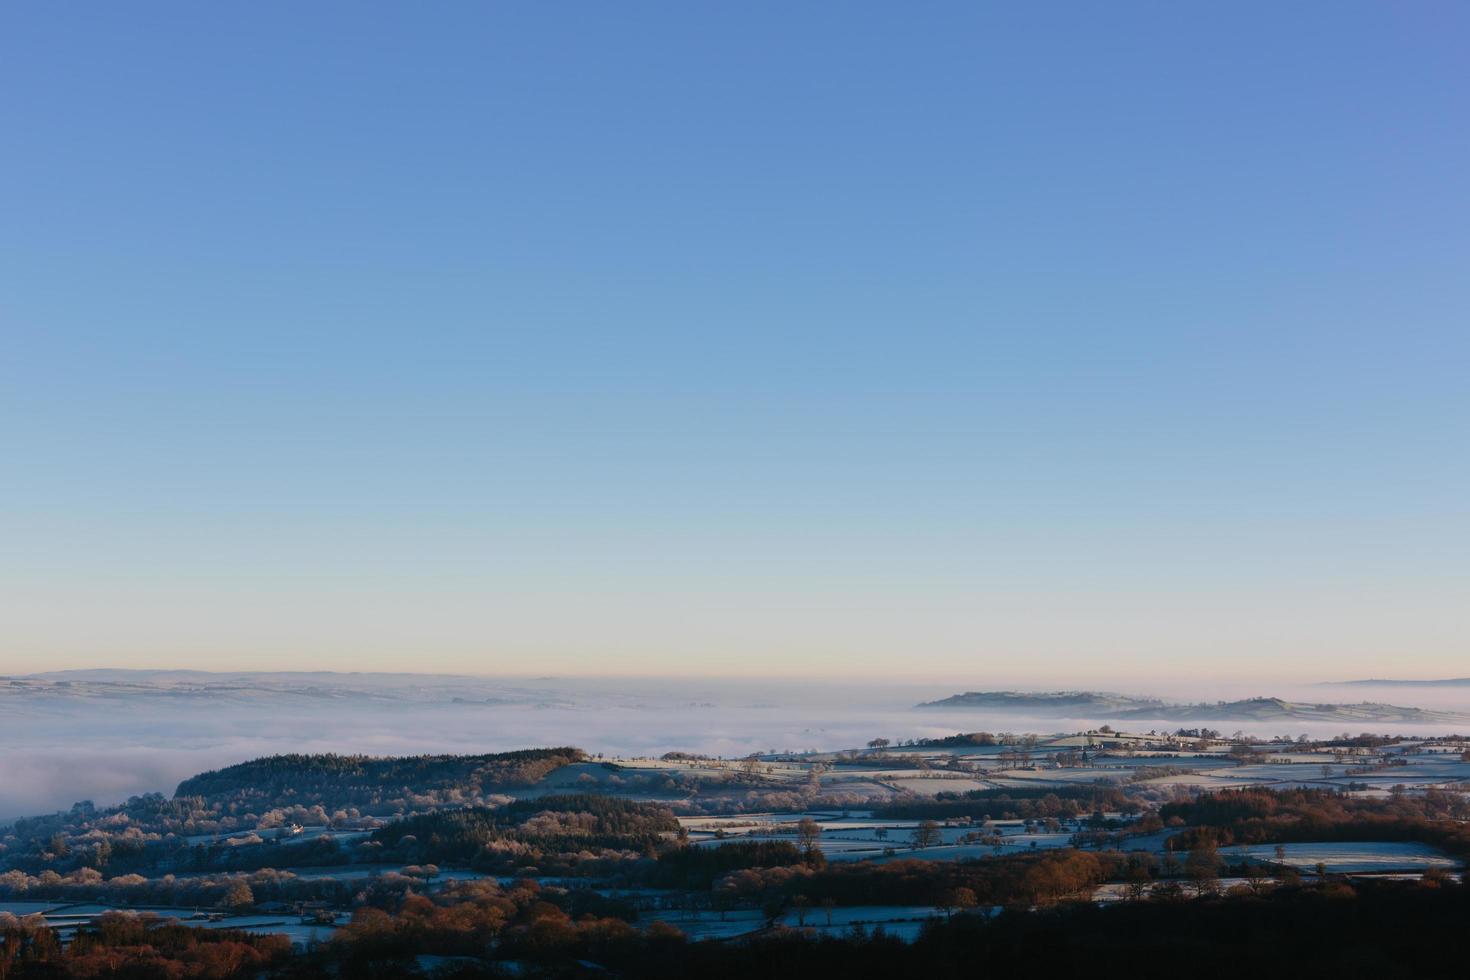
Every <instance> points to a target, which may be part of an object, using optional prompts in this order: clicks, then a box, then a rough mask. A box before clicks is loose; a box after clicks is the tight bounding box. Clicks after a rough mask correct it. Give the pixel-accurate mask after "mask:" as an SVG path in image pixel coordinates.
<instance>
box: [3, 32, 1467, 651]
mask: <svg viewBox="0 0 1470 980" xmlns="http://www.w3.org/2000/svg"><path fill="white" fill-rule="evenodd" d="M1467 28H1470V12H1467V11H1466V8H1465V7H1464V6H1463V5H1460V4H1452V3H1416V4H1412V5H1409V4H1354V3H1330V4H1329V3H1321V4H1311V3H1307V4H1293V5H1289V6H1283V5H1279V4H1266V3H1260V4H1250V3H1246V4H1229V5H1218V6H1216V7H1215V8H1213V9H1210V8H1206V7H1204V6H1202V5H1185V4H1177V3H1158V4H1148V3H1126V4H1061V3H1058V4H1046V5H1038V4H1011V5H980V4H858V3H851V4H841V5H837V4H829V5H816V4H812V5H792V4H759V3H757V4H724V5H714V4H673V3H670V4H640V3H623V4H591V3H586V4H565V5H544V4H519V5H513V4H482V3H461V4H456V3H445V4H435V5H432V7H429V8H426V7H424V6H422V5H409V4H330V3H319V4H310V5H306V4H284V3H283V4H271V3H257V4H250V5H236V6H234V7H233V8H226V7H225V5H198V4H158V3H144V4H136V5H115V4H73V5H64V6H63V5H54V4H28V5H22V4H12V5H8V6H7V7H6V8H5V9H4V10H3V11H0V37H3V41H0V44H3V47H4V57H3V59H0V93H3V94H0V112H3V116H0V124H3V127H0V177H3V180H0V214H3V219H0V332H3V355H0V454H3V462H0V541H3V549H0V592H3V598H0V670H7V669H8V670H12V671H21V670H33V669H43V668H45V667H51V666H68V667H69V666H92V665H108V666H145V665H146V666H222V667H231V668H240V667H248V666H251V665H260V666H264V667H272V668H278V667H289V666H309V667H332V668H354V669H366V668H385V669H436V670H473V671H477V672H487V673H501V672H515V673H524V672H529V673H550V672H563V673H614V674H616V673H633V674H638V673H666V672H683V673H714V674H724V673H730V674H741V673H771V672H776V673H796V674H801V673H811V674H823V673H830V672H833V671H838V672H841V673H842V674H843V675H844V676H865V675H888V674H905V675H914V676H919V675H922V676H935V677H938V676H945V677H950V676H952V677H956V678H965V679H968V678H976V679H980V678H997V677H1016V678H1032V677H1034V678H1036V679H1038V680H1042V679H1052V678H1055V679H1058V680H1064V679H1072V678H1079V679H1080V678H1090V677H1108V676H1112V675H1120V676H1121V675H1127V676H1151V675H1168V676H1176V675H1177V676H1185V677H1196V678H1197V677H1201V676H1213V675H1215V674H1222V675H1223V674H1227V673H1229V674H1232V675H1237V674H1245V675H1251V676H1255V675H1273V674H1279V675H1281V676H1292V677H1301V678H1316V677H1318V676H1339V675H1344V674H1346V675H1355V674H1375V675H1383V674H1394V675H1435V674H1444V673H1455V672H1456V671H1458V672H1459V673H1464V669H1463V666H1457V665H1462V664H1463V663H1464V642H1465V637H1466V635H1467V634H1466V627H1467V625H1470V623H1467V618H1470V617H1467V614H1466V610H1467V609H1470V571H1467V566H1466V559H1465V555H1466V554H1467V553H1470V493H1467V492H1466V491H1467V478H1470V465H1467V462H1466V458H1467V454H1466V449H1467V442H1470V440H1467V436H1470V386H1467V384H1466V378H1467V365H1470V332H1467V322H1470V276H1466V275H1465V270H1466V269H1467V268H1470V194H1467V191H1470V182H1467V180H1466V178H1465V176H1464V175H1465V174H1466V173H1470V125H1467V119H1466V113H1467V109H1470V79H1467V76H1466V73H1465V72H1464V64H1463V47H1464V41H1465V38H1466V36H1467V33H1466V31H1467Z"/></svg>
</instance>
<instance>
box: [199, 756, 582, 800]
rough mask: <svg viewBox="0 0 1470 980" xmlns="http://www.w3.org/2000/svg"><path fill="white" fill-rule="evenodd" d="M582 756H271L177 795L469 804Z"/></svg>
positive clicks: (209, 775) (208, 775) (206, 778)
mask: <svg viewBox="0 0 1470 980" xmlns="http://www.w3.org/2000/svg"><path fill="white" fill-rule="evenodd" d="M586 758H587V755H586V753H585V752H583V751H582V750H581V749H578V748H572V747H569V746H563V747H558V748H548V749H525V750H522V751H519V752H500V753H494V754H485V755H418V756H404V757H391V758H390V757H377V756H365V755H335V754H325V755H273V756H268V757H266V758H263V759H254V760H251V761H250V762H242V763H240V764H239V765H234V766H228V767H226V768H224V769H216V770H213V771H210V772H205V773H200V774H199V775H197V776H192V777H190V778H189V779H186V780H184V781H183V782H182V783H180V784H179V788H178V790H177V791H176V792H175V796H176V797H203V798H205V799H209V800H229V801H231V802H238V803H249V804H251V805H265V806H281V805H292V804H300V805H303V806H312V805H314V804H324V805H328V806H371V805H373V804H375V803H378V802H381V801H383V800H385V799H392V798H399V797H435V798H437V799H440V800H443V799H445V798H449V797H452V798H459V799H464V800H473V799H476V798H479V797H483V796H485V795H487V794H493V793H500V792H505V791H507V790H513V789H520V788H524V787H527V786H532V785H535V784H536V783H538V782H540V781H541V780H542V779H544V778H545V777H546V776H547V775H548V774H549V773H551V772H554V771H555V770H557V769H560V768H561V767H562V766H566V765H571V764H572V763H577V762H582V761H584V760H585V759H586Z"/></svg>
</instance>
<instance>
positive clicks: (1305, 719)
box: [0, 670, 1470, 818]
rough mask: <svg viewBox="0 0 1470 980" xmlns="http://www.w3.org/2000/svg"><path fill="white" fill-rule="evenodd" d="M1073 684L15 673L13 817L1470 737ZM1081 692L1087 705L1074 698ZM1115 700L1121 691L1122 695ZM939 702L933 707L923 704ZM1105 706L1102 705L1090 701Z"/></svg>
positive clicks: (1293, 695) (1338, 698) (1423, 688)
mask: <svg viewBox="0 0 1470 980" xmlns="http://www.w3.org/2000/svg"><path fill="white" fill-rule="evenodd" d="M977 688H983V689H987V690H997V691H1004V692H1015V693H1016V696H1015V697H1012V698H1011V699H1010V700H1011V701H1012V703H1011V704H1008V705H1002V706H998V707H997V706H991V707H986V706H983V705H982V706H978V707H965V706H953V707H952V706H947V705H938V706H932V705H931V703H932V702H936V701H941V700H943V699H946V698H955V697H956V696H959V697H960V698H962V697H963V693H962V692H965V691H970V690H974V689H977ZM1060 690H1063V688H1060V687H1059V686H1058V685H1056V684H1055V683H1054V682H1052V683H1037V684H1031V685H1025V684H1019V683H1015V682H1014V681H1013V680H1012V681H1011V682H1009V683H1006V684H1004V685H997V686H996V687H995V688H986V687H985V686H984V685H982V684H980V683H978V682H977V681H975V680H969V681H966V682H955V683H948V682H930V683H924V684H917V683H912V682H902V681H898V682H895V681H881V682H879V681H869V682H841V681H817V680H772V681H765V682H761V681H749V680H732V679H729V678H716V679H685V680H677V679H665V680H659V679H596V678H592V679H586V678H550V677H548V678H540V679H527V678H499V679H497V678H486V677H471V676H447V675H433V674H422V675H416V674H372V673H366V674H363V673H357V674H351V673H332V672H300V673H297V672H274V673H267V672H259V673H256V672H232V673H213V672H208V671H130V670H81V671H63V672H57V673H48V674H36V675H29V676H26V677H9V678H5V677H0V739H3V743H4V744H5V746H6V747H7V751H5V752H4V753H0V818H5V817H17V816H25V815H31V814H35V813H41V812H46V811H49V810H55V809H61V808H65V807H68V806H70V805H71V804H72V803H74V802H76V801H78V800H91V801H93V802H95V803H97V804H99V805H106V804H111V803H116V802H120V801H121V800H122V799H124V798H126V797H128V796H132V795H136V794H141V793H151V792H162V793H166V794H168V793H172V791H173V789H174V787H175V786H176V785H177V784H178V783H179V781H181V780H182V779H184V778H186V777H188V776H191V775H193V774H195V773H197V772H201V771H204V770H206V769H214V768H218V767H221V766H226V765H230V764H233V763H237V762H242V761H245V760H247V759H251V758H256V757H259V756H266V755H273V754H278V753H292V752H335V753H341V754H366V755H410V754H420V753H481V752H497V751H506V750H511V749H519V748H526V747H531V746H540V745H563V744H569V745H577V746H581V747H583V748H586V749H588V750H589V751H594V752H600V753H603V754H605V755H607V756H610V757H617V756H621V757H637V756H642V757H656V756H659V755H662V754H663V753H666V752H681V751H682V752H691V753H698V754H702V755H711V756H722V757H726V758H743V757H744V756H746V755H748V754H749V753H752V752H798V751H835V750H840V749H844V748H849V747H852V746H857V745H863V744H865V743H866V742H868V741H869V740H870V739H873V738H878V737H884V738H888V739H890V740H894V741H898V740H905V739H921V738H930V737H938V736H944V735H951V734H954V733H955V732H966V731H977V730H986V731H993V732H1014V733H1032V734H1041V735H1045V734H1055V733H1063V732H1073V731H1080V730H1087V729H1096V728H1097V727H1099V726H1101V725H1104V724H1108V723H1112V724H1113V725H1114V726H1116V727H1119V728H1123V727H1127V728H1129V729H1130V730H1131V729H1139V730H1144V731H1147V730H1149V729H1150V728H1157V729H1159V730H1174V729H1177V728H1179V727H1181V726H1186V725H1190V724H1193V725H1198V724H1200V723H1208V724H1210V725H1211V726H1212V727H1215V728H1220V729H1223V730H1224V731H1225V732H1226V733H1234V732H1236V731H1244V732H1246V733H1247V734H1250V735H1254V736H1259V737H1267V738H1269V737H1272V736H1278V735H1282V734H1288V735H1291V736H1293V737H1295V736H1297V735H1299V734H1302V733H1307V734H1310V735H1313V736H1329V735H1338V734H1341V733H1343V732H1345V731H1346V732H1350V733H1352V734H1357V733H1358V732H1359V731H1363V730H1371V731H1378V730H1383V729H1385V727H1389V728H1391V729H1392V730H1393V731H1403V732H1405V733H1408V734H1417V733H1423V734H1445V733H1449V732H1454V731H1465V732H1470V721H1466V722H1465V723H1463V724H1459V723H1458V722H1457V720H1456V718H1455V717H1454V715H1455V713H1470V684H1459V685H1456V684H1452V683H1449V684H1414V685H1410V684H1389V685H1366V684H1337V683H1322V684H1301V683H1294V684H1293V683H1281V682H1262V683H1259V684H1255V685H1250V686H1248V685H1245V684H1240V683H1236V684H1229V685H1219V684H1211V685H1201V684H1194V685H1191V684H1188V683H1175V684H1172V685H1167V686H1165V685H1158V684H1157V683H1155V684H1153V685H1150V684H1149V683H1147V682H1134V683H1126V682H1120V683H1116V684H1114V685H1111V686H1109V685H1105V684H1101V683H1095V684H1094V685H1092V686H1089V687H1086V688H1082V687H1077V688H1072V689H1070V690H1076V691H1082V690H1088V691H1093V692H1112V693H1114V694H1121V695H1123V696H1126V697H1133V698H1139V697H1146V698H1149V699H1155V700H1157V702H1158V703H1159V704H1160V705H1161V706H1162V705H1173V704H1184V705H1208V704H1210V703H1213V702H1218V701H1225V702H1227V703H1236V702H1240V701H1243V700H1246V699H1251V698H1257V697H1272V698H1280V699H1286V700H1288V702H1289V703H1291V704H1296V705H1303V706H1305V705H1309V704H1323V703H1331V704H1344V705H1346V704H1356V703H1361V702H1369V703H1372V704H1378V705H1384V704H1387V705H1395V706H1411V707H1413V708H1418V709H1422V710H1424V711H1430V712H1439V713H1443V714H1444V715H1445V716H1447V717H1446V720H1440V721H1436V722H1433V723H1429V724H1414V723H1407V724H1406V723H1404V722H1403V720H1402V718H1401V717H1399V716H1394V717H1393V719H1392V721H1393V723H1392V725H1390V726H1385V724H1384V722H1383V720H1382V719H1381V718H1374V717H1372V716H1371V715H1370V716H1366V717H1365V716H1354V715H1353V714H1345V715H1344V716H1343V717H1328V718H1323V717H1321V716H1320V714H1314V713H1306V712H1303V713H1301V714H1300V715H1299V716H1291V715H1284V716H1283V715H1282V714H1281V713H1280V712H1279V711H1278V712H1275V714H1276V715H1277V716H1276V717H1265V718H1261V717H1254V718H1253V717H1250V716H1249V715H1241V716H1239V717H1226V718H1223V719H1221V718H1219V717H1212V716H1211V714H1212V713H1211V712H1207V711H1204V710H1201V711H1200V712H1199V713H1198V715H1199V716H1198V717H1193V718H1191V717H1190V716H1189V714H1188V712H1184V713H1182V714H1181V713H1179V712H1178V711H1168V712H1166V711H1163V710H1160V711H1159V712H1158V717H1157V718H1150V717H1149V713H1148V712H1146V711H1140V710H1139V709H1138V708H1137V707H1136V706H1134V705H1129V706H1128V707H1127V708H1126V710H1127V711H1129V712H1132V714H1131V715H1130V716H1129V717H1128V718H1127V723H1126V726H1125V725H1124V724H1123V723H1122V722H1121V721H1120V720H1119V718H1118V713H1117V712H1115V713H1106V712H1101V711H1099V710H1098V708H1097V702H1099V701H1100V700H1101V699H1093V701H1094V703H1093V704H1083V705H1078V704H1075V703H1070V702H1064V703H1062V704H1060V705H1057V704H1051V703H1048V701H1047V700H1043V699H1041V698H1039V697H1035V696H1031V695H1028V694H1026V693H1025V692H1055V691H1060ZM1075 700H1076V699H1073V701H1075ZM1114 700H1116V699H1114ZM921 705H922V707H921ZM1089 709H1091V710H1090V711H1089Z"/></svg>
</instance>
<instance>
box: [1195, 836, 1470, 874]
mask: <svg viewBox="0 0 1470 980" xmlns="http://www.w3.org/2000/svg"><path fill="white" fill-rule="evenodd" d="M1282 846H1283V847H1284V848H1286V856H1285V857H1284V858H1280V859H1278V858H1277V857H1276V845H1274V844H1253V845H1236V846H1233V847H1222V848H1220V854H1221V856H1222V857H1224V858H1225V859H1226V860H1231V861H1233V860H1238V859H1239V858H1241V857H1247V858H1250V859H1252V860H1255V861H1262V862H1269V863H1276V862H1278V861H1280V862H1282V863H1285V864H1289V865H1291V866H1292V867H1294V868H1297V869H1299V870H1302V871H1311V870H1313V869H1315V868H1316V867H1317V865H1318V864H1319V863H1320V864H1325V865H1326V866H1327V870H1328V872H1329V873H1331V874H1369V873H1373V872H1389V871H1418V872H1423V871H1426V870H1428V869H1429V868H1441V869H1444V870H1446V871H1448V870H1453V869H1456V868H1459V867H1460V862H1459V861H1456V860H1455V859H1454V858H1452V857H1450V856H1449V855H1447V854H1445V853H1444V852H1442V851H1439V850H1436V849H1435V848H1433V847H1430V846H1429V845H1428V844H1419V843H1415V842H1413V841H1396V842H1385V841H1364V842H1351V841H1350V842H1342V843H1338V842H1331V843H1306V844H1283V845H1282Z"/></svg>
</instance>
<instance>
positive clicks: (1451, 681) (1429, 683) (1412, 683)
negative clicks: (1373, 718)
mask: <svg viewBox="0 0 1470 980" xmlns="http://www.w3.org/2000/svg"><path fill="white" fill-rule="evenodd" d="M1324 683H1325V684H1327V685H1334V686H1339V687H1347V686H1349V685H1357V686H1362V687H1388V686H1393V687H1470V677H1449V678H1445V679H1443V680H1413V679H1409V680H1391V679H1389V678H1386V677H1384V678H1369V679H1367V680H1361V681H1325V682H1324Z"/></svg>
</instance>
